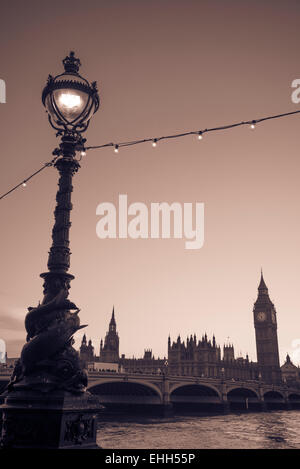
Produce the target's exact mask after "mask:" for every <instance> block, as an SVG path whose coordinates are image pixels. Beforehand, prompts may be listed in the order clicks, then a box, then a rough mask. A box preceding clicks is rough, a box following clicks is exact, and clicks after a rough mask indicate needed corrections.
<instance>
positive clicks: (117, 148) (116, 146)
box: [114, 145, 119, 153]
mask: <svg viewBox="0 0 300 469" xmlns="http://www.w3.org/2000/svg"><path fill="white" fill-rule="evenodd" d="M114 152H115V153H119V145H115V148H114Z"/></svg>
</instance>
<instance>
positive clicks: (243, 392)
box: [227, 385, 259, 399]
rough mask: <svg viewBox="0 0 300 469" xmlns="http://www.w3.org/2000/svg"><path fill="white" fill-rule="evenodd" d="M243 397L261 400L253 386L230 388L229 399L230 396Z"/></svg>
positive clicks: (228, 390)
mask: <svg viewBox="0 0 300 469" xmlns="http://www.w3.org/2000/svg"><path fill="white" fill-rule="evenodd" d="M237 395H240V396H243V397H253V398H254V397H256V398H257V399H259V394H258V392H257V390H256V389H255V388H253V387H252V386H239V385H235V386H231V387H230V388H228V389H227V398H228V396H229V397H230V396H237Z"/></svg>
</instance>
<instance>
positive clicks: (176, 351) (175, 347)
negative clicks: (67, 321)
mask: <svg viewBox="0 0 300 469" xmlns="http://www.w3.org/2000/svg"><path fill="white" fill-rule="evenodd" d="M276 315H277V313H276V309H275V307H274V304H273V303H272V301H271V300H270V297H269V293H268V288H267V286H266V284H265V281H264V278H263V274H262V273H261V278H260V283H259V286H258V296H257V300H256V302H255V303H254V308H253V317H254V328H255V337H256V350H257V362H252V361H250V360H249V357H248V355H246V357H235V352H234V347H233V345H232V344H226V345H224V346H223V350H221V347H220V346H219V345H218V344H217V343H216V339H215V336H213V337H212V339H211V340H209V339H208V338H207V335H206V334H205V335H203V336H202V338H201V340H197V337H196V335H193V336H192V335H191V336H190V337H188V338H187V339H186V341H184V340H182V339H181V337H180V336H178V338H177V340H176V341H173V342H171V338H170V337H169V338H168V358H167V359H166V358H163V359H159V358H157V359H156V358H155V357H154V356H153V355H152V350H145V353H144V357H143V358H125V355H122V356H121V357H120V355H119V336H118V333H117V327H116V320H115V311H114V309H113V312H112V317H111V320H110V323H109V328H108V332H107V334H106V336H105V340H104V343H103V341H102V339H101V342H100V354H99V356H95V354H94V348H93V345H92V343H91V341H89V342H88V344H87V342H86V337H85V336H84V337H83V340H82V344H81V347H80V356H81V359H82V363H83V364H84V365H85V366H86V364H87V363H88V362H89V363H91V362H102V363H117V364H119V369H122V370H124V371H125V372H128V373H168V374H169V375H180V376H199V377H208V378H224V379H232V380H243V381H244V380H258V379H261V380H262V381H264V382H266V383H272V384H277V383H280V382H281V381H282V373H281V369H280V364H279V351H278V339H277V319H276ZM286 368H287V367H286Z"/></svg>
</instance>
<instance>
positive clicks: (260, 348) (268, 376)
mask: <svg viewBox="0 0 300 469" xmlns="http://www.w3.org/2000/svg"><path fill="white" fill-rule="evenodd" d="M253 314H254V327H255V337H256V351H257V362H258V366H259V369H260V373H261V376H262V379H263V381H265V382H266V383H273V384H276V383H280V382H281V371H280V364H279V351H278V339H277V319H276V309H275V306H274V304H273V303H272V301H271V300H270V297H269V292H268V287H267V285H266V283H265V281H264V277H263V273H262V272H261V278H260V283H259V286H258V296H257V300H256V302H255V303H254V308H253Z"/></svg>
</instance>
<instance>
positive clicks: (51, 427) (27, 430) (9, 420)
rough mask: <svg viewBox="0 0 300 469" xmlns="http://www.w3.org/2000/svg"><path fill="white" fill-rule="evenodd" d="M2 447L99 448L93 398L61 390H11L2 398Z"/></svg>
mask: <svg viewBox="0 0 300 469" xmlns="http://www.w3.org/2000/svg"><path fill="white" fill-rule="evenodd" d="M1 407H2V410H3V422H2V423H3V425H2V441H1V445H2V448H11V449H22V448H36V449H39V448H40V449H99V446H98V445H97V443H96V431H97V428H96V427H97V418H96V412H97V408H98V409H99V403H98V402H97V398H95V397H94V396H92V395H91V394H89V393H87V392H86V393H84V394H83V395H78V396H74V395H72V394H70V393H68V392H65V391H56V392H53V393H51V394H50V395H49V394H47V395H43V394H41V393H40V392H34V391H26V392H22V391H13V392H11V393H9V394H8V395H7V397H6V399H5V402H4V405H3V406H1Z"/></svg>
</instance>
